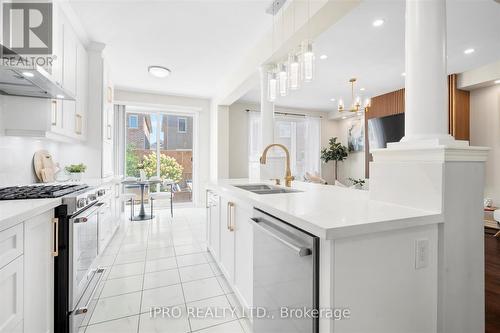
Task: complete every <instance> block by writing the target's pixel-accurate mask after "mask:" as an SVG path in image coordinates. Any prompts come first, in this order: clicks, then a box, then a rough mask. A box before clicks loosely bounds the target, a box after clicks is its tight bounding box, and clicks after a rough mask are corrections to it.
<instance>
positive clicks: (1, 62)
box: [0, 45, 75, 101]
mask: <svg viewBox="0 0 500 333" xmlns="http://www.w3.org/2000/svg"><path fill="white" fill-rule="evenodd" d="M0 47H1V49H2V50H1V51H2V54H1V57H0V94H2V95H12V96H24V97H37V98H50V99H65V100H71V101H74V100H75V97H74V96H73V94H71V93H70V92H69V91H67V90H66V89H64V88H63V87H61V86H60V85H59V84H58V83H57V82H56V81H54V79H52V77H51V76H50V74H49V73H48V72H47V71H46V70H45V69H43V68H42V67H40V66H37V65H29V64H28V65H27V61H24V60H23V61H21V60H19V59H23V58H22V56H20V55H18V54H17V53H15V52H14V51H12V50H10V49H8V48H6V47H5V46H1V45H0ZM13 59H14V61H13ZM16 59H18V60H19V61H15V60H16ZM12 64H16V65H15V66H13V65H12ZM17 64H22V66H17Z"/></svg>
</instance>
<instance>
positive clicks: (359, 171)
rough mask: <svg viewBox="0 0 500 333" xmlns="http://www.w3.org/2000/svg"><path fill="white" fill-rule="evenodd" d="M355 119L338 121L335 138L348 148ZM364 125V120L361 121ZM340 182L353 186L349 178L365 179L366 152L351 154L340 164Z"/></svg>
mask: <svg viewBox="0 0 500 333" xmlns="http://www.w3.org/2000/svg"><path fill="white" fill-rule="evenodd" d="M355 121H356V120H355V118H348V119H343V120H338V121H336V129H335V131H334V136H337V137H338V138H339V140H340V142H342V144H343V145H345V146H347V135H348V131H349V127H350V126H351V125H352V123H353V122H355ZM360 121H361V122H362V123H363V122H364V120H363V118H361V119H360ZM338 171H339V177H338V179H339V181H340V182H342V183H343V184H346V185H351V182H350V181H349V178H355V179H359V178H361V179H365V152H364V151H360V152H352V153H349V155H348V156H347V159H346V160H345V161H343V162H340V163H339V170H338Z"/></svg>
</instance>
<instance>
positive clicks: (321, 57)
mask: <svg viewBox="0 0 500 333" xmlns="http://www.w3.org/2000/svg"><path fill="white" fill-rule="evenodd" d="M319 58H320V59H321V60H325V59H328V56H327V55H326V54H322V55H320V56H319Z"/></svg>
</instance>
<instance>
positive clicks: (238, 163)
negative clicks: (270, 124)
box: [229, 102, 365, 184]
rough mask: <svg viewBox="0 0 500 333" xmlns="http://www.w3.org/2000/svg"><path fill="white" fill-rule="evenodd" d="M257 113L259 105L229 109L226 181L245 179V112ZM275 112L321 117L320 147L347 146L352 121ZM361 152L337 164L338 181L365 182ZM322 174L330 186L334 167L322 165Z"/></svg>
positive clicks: (324, 114)
mask: <svg viewBox="0 0 500 333" xmlns="http://www.w3.org/2000/svg"><path fill="white" fill-rule="evenodd" d="M246 109H250V110H259V105H258V104H252V103H244V102H237V103H234V104H232V105H231V106H230V107H229V178H247V177H248V115H247V112H246V111H245V110H246ZM276 111H280V112H289V113H301V114H307V115H311V116H321V117H322V121H321V147H326V146H327V145H328V140H329V139H330V138H331V137H334V136H337V137H339V139H340V140H341V142H342V143H343V144H344V145H347V133H348V132H347V131H348V127H349V124H350V122H351V120H349V119H346V120H340V121H334V120H329V119H328V112H321V111H309V110H303V109H286V108H280V107H276ZM364 161H365V160H364V152H360V153H353V154H350V155H349V157H348V158H347V160H346V161H344V162H342V163H340V164H339V179H340V181H342V182H344V181H345V180H346V179H347V178H349V177H353V178H364V172H365V171H364V170H365V169H364V168H365V164H364V163H365V162H364ZM321 169H322V170H321V173H322V176H323V178H325V179H326V180H327V181H328V183H329V184H331V183H333V163H332V162H330V163H328V164H326V165H325V164H322V168H321Z"/></svg>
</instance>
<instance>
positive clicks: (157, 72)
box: [148, 66, 172, 78]
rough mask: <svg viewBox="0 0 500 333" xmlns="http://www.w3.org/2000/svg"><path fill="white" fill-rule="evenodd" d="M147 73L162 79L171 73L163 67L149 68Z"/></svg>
mask: <svg viewBox="0 0 500 333" xmlns="http://www.w3.org/2000/svg"><path fill="white" fill-rule="evenodd" d="M148 72H149V74H151V75H153V76H155V77H159V78H164V77H167V76H169V75H170V73H171V72H172V71H171V70H170V69H168V68H166V67H163V66H149V67H148Z"/></svg>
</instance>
